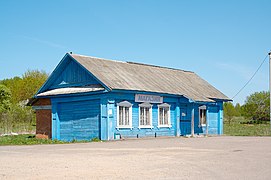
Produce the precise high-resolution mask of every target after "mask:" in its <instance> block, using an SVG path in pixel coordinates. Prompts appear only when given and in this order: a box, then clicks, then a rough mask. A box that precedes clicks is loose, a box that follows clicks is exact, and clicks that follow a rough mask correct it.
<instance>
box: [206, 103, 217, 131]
mask: <svg viewBox="0 0 271 180" xmlns="http://www.w3.org/2000/svg"><path fill="white" fill-rule="evenodd" d="M218 112H219V109H218V107H217V106H209V107H208V115H207V122H208V134H218V123H219V119H218V117H219V116H218Z"/></svg>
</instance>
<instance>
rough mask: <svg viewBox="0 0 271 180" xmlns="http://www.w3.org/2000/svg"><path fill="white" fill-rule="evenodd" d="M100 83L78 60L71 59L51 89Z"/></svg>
mask: <svg viewBox="0 0 271 180" xmlns="http://www.w3.org/2000/svg"><path fill="white" fill-rule="evenodd" d="M90 84H99V83H98V82H97V81H96V80H95V79H94V78H93V77H91V75H90V74H89V73H88V72H87V71H86V70H85V69H83V68H82V67H80V66H79V65H78V64H77V63H76V62H74V61H73V60H70V61H69V62H68V64H67V65H66V66H65V69H63V70H62V72H61V73H60V74H59V76H58V77H57V78H56V80H55V82H54V83H53V84H52V85H51V87H50V88H49V89H55V88H59V87H73V86H83V85H90Z"/></svg>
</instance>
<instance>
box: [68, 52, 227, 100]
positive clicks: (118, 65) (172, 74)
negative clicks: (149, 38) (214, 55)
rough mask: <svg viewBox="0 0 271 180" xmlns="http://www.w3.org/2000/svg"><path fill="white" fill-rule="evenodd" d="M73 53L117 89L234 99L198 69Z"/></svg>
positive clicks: (96, 75)
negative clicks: (191, 70) (195, 70)
mask: <svg viewBox="0 0 271 180" xmlns="http://www.w3.org/2000/svg"><path fill="white" fill-rule="evenodd" d="M70 56H72V57H73V58H74V59H75V60H76V61H77V62H78V63H80V64H81V65H82V66H83V67H85V68H86V69H87V70H88V71H89V72H91V73H92V74H93V75H94V76H95V77H97V78H98V79H99V80H100V81H101V82H102V83H104V84H105V85H106V86H107V87H109V88H110V89H113V90H137V91H146V92H157V93H166V94H174V95H183V96H185V97H187V98H189V99H192V100H194V101H207V102H212V101H213V100H212V99H221V100H226V101H227V100H231V99H229V98H228V97H227V96H225V95H224V94H223V93H221V92H220V91H219V90H217V89H216V88H215V87H213V86H212V85H210V84H209V83H208V82H207V81H205V80H204V79H202V78H200V77H199V76H198V75H197V74H195V73H194V72H190V71H183V70H178V69H172V68H166V67H160V66H153V65H146V64H139V63H133V62H121V61H114V60H105V59H101V58H95V57H89V56H82V55H77V54H70Z"/></svg>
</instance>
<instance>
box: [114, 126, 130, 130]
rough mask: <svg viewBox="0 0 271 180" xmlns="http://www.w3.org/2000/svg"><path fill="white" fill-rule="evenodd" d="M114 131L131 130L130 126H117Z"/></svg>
mask: <svg viewBox="0 0 271 180" xmlns="http://www.w3.org/2000/svg"><path fill="white" fill-rule="evenodd" d="M116 129H118V130H119V129H133V127H132V126H117V127H116Z"/></svg>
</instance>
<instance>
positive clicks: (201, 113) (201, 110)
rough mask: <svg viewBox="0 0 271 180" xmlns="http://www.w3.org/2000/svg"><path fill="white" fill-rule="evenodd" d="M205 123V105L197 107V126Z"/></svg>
mask: <svg viewBox="0 0 271 180" xmlns="http://www.w3.org/2000/svg"><path fill="white" fill-rule="evenodd" d="M205 125H206V106H200V107H199V126H205Z"/></svg>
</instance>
